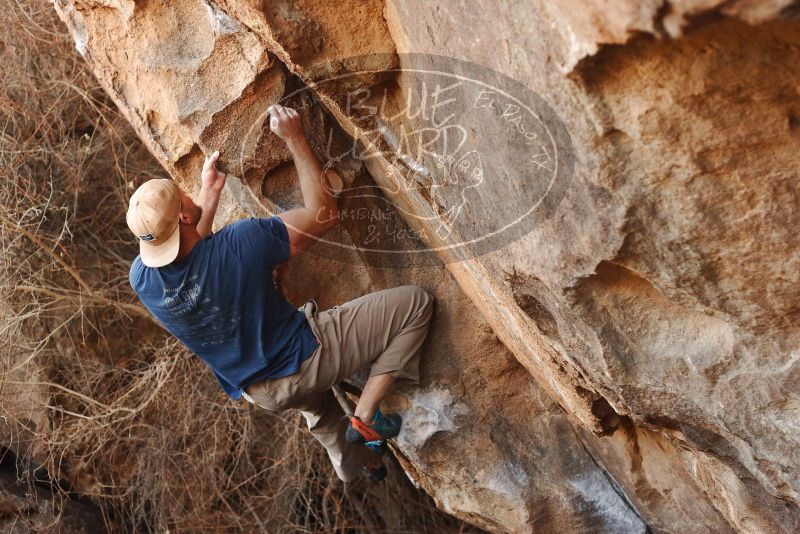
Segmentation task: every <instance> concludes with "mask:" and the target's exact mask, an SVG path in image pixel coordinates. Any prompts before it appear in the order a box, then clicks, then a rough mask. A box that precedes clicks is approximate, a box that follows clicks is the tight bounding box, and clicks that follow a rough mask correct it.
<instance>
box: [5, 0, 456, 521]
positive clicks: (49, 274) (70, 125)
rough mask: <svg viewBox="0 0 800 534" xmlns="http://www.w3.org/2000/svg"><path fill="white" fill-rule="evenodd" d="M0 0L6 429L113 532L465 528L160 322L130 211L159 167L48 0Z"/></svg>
mask: <svg viewBox="0 0 800 534" xmlns="http://www.w3.org/2000/svg"><path fill="white" fill-rule="evenodd" d="M0 5H1V6H2V13H1V14H0V46H2V59H3V61H2V64H1V65H0V69H2V79H3V84H2V86H0V120H2V134H0V135H2V137H1V138H0V173H2V175H1V176H0V184H2V185H0V244H1V246H2V257H1V258H0V311H3V315H4V317H3V320H2V323H0V356H1V357H2V359H1V360H0V373H2V377H0V378H2V383H0V401H2V406H0V417H2V421H0V436H2V438H3V439H4V440H6V442H7V443H6V444H7V445H8V444H10V445H11V446H12V447H13V448H14V449H16V450H18V451H20V452H21V453H22V454H23V456H25V457H26V458H28V459H29V460H32V461H34V462H35V463H40V464H42V465H44V466H45V467H46V468H47V470H48V471H49V472H50V473H51V474H52V475H53V476H54V477H55V478H58V479H63V480H66V481H68V482H69V483H70V484H71V485H72V487H73V488H74V489H76V490H78V491H80V492H81V493H82V494H84V495H88V496H90V497H91V499H92V500H93V501H94V502H95V503H97V505H98V506H99V507H100V509H101V510H102V514H103V518H104V520H105V522H106V524H107V526H108V528H109V530H114V531H136V532H148V531H152V532H166V531H168V530H169V531H170V532H179V531H180V532H184V531H185V532H215V531H226V532H227V531H231V530H238V531H251V532H252V531H264V532H266V531H269V532H286V531H294V532H330V531H362V530H366V531H379V530H380V531H390V532H424V531H431V532H448V531H459V530H461V529H462V528H463V527H462V525H460V524H459V523H458V522H456V521H455V520H453V519H452V518H450V517H449V516H446V515H444V514H442V513H440V512H438V511H436V510H435V508H434V507H433V506H432V503H431V501H430V499H429V498H427V496H425V495H422V494H420V493H419V492H417V491H416V490H414V489H413V487H412V486H410V484H409V483H408V482H407V481H405V480H404V478H403V477H402V476H400V475H397V476H394V477H393V478H392V480H390V481H389V482H388V483H387V484H384V485H379V486H373V485H368V484H366V483H365V482H358V483H355V484H351V485H350V486H349V487H348V488H347V489H346V490H345V488H344V487H343V485H342V483H341V482H339V481H338V479H337V478H336V477H335V475H334V473H333V471H332V468H331V467H330V465H329V461H328V459H327V457H326V456H325V455H324V451H323V450H322V448H321V447H320V446H319V445H317V443H316V442H315V441H313V439H312V438H311V437H310V434H309V433H308V431H307V430H306V429H305V427H304V424H303V423H302V422H301V419H302V418H301V417H300V416H299V414H296V413H287V414H286V415H285V416H283V417H275V416H271V415H269V414H268V413H266V412H263V411H260V410H256V409H253V408H252V407H250V406H248V405H246V403H245V404H237V403H233V402H231V401H229V400H228V399H227V397H225V396H224V394H223V393H222V391H221V390H220V389H219V386H218V385H217V384H216V382H215V381H214V379H213V377H212V375H211V373H209V372H208V371H207V369H206V368H205V367H204V366H203V365H202V364H201V363H200V362H199V360H197V359H196V358H194V357H193V356H192V355H191V354H189V353H188V352H187V351H186V350H185V349H183V348H182V346H180V344H178V343H177V342H176V341H174V340H173V339H171V338H169V337H168V336H166V335H165V334H164V333H163V332H162V331H161V330H160V329H158V327H157V326H156V325H155V324H154V323H153V322H152V321H151V320H150V319H149V317H148V316H147V314H146V313H145V312H144V310H143V308H142V307H141V306H140V305H139V304H138V303H137V301H136V300H135V297H134V295H133V293H132V292H131V290H130V286H129V285H128V280H127V273H128V267H129V263H130V260H131V259H132V258H133V256H134V255H135V253H136V252H135V251H136V249H135V243H134V242H133V240H132V239H131V236H130V234H129V231H128V229H127V227H126V225H125V222H124V213H125V206H126V203H127V197H128V195H129V193H130V192H131V191H132V188H133V186H135V185H138V183H140V182H142V181H143V180H145V179H148V178H151V177H157V176H163V175H164V173H163V170H162V169H161V168H160V167H159V166H158V164H157V163H156V162H155V161H154V160H153V158H152V157H151V156H150V155H149V154H148V153H147V152H146V151H145V149H144V148H143V146H142V145H141V144H140V143H139V142H138V140H137V139H136V137H135V135H134V134H133V132H132V131H131V129H130V128H129V127H128V125H127V124H126V123H125V121H124V120H123V119H122V117H121V116H120V114H119V113H118V111H117V110H116V108H115V107H114V106H113V104H112V103H111V102H110V101H109V99H108V98H107V97H106V96H105V94H104V93H103V92H102V91H101V90H100V88H99V87H98V86H97V83H96V82H95V80H94V79H93V78H92V76H91V75H90V73H89V72H88V71H87V69H86V67H85V65H84V64H83V62H82V61H81V59H80V57H79V56H78V55H77V53H76V52H75V51H74V48H73V46H72V43H71V41H69V39H68V37H67V36H66V32H65V31H64V29H63V28H62V27H61V25H60V23H59V22H58V21H57V19H56V17H55V16H54V14H53V13H52V8H51V7H50V5H49V3H47V2H46V1H45V0H30V1H27V2H23V3H17V2H9V1H8V0H3V2H2V4H0ZM8 442H10V443H8ZM398 470H399V468H397V467H396V466H395V472H396V471H398ZM62 502H64V501H62Z"/></svg>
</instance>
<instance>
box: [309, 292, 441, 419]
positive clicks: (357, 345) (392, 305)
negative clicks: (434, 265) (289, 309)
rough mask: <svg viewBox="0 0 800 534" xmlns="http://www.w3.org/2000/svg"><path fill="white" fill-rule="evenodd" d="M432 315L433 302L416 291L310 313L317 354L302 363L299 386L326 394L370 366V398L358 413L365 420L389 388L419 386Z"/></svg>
mask: <svg viewBox="0 0 800 534" xmlns="http://www.w3.org/2000/svg"><path fill="white" fill-rule="evenodd" d="M432 313H433V297H431V296H430V295H429V294H428V293H427V292H426V291H425V290H424V289H422V288H420V287H417V286H402V287H398V288H394V289H386V290H384V291H377V292H375V293H369V294H367V295H364V296H363V297H359V298H357V299H354V300H351V301H349V302H346V303H344V304H342V305H339V306H335V307H333V308H332V309H330V310H326V311H323V312H319V313H311V312H308V313H307V316H308V317H309V322H310V323H311V327H312V329H313V330H314V333H315V334H316V335H317V337H318V339H319V340H320V343H321V350H319V351H317V352H318V354H315V355H313V356H311V358H309V360H310V361H309V362H308V363H306V362H304V363H303V365H302V366H301V370H300V372H299V374H300V375H301V377H300V378H299V381H300V382H302V383H303V384H304V388H305V390H306V391H326V390H328V389H330V388H331V387H332V386H333V385H335V384H337V383H338V382H339V381H341V380H344V379H346V378H348V377H350V376H352V375H353V374H354V373H355V372H356V371H358V370H359V369H360V368H362V367H365V366H367V365H370V364H371V368H370V381H371V383H369V381H368V383H369V386H368V391H367V394H368V397H367V398H366V399H365V400H364V405H361V403H359V405H360V406H359V407H358V408H357V411H360V412H361V413H363V412H367V413H366V414H365V415H366V416H369V415H370V412H371V413H374V410H375V407H376V406H378V405H379V403H380V400H381V399H382V398H383V397H384V396H385V394H386V392H387V391H388V388H389V386H391V385H392V383H393V382H400V383H410V384H419V356H420V353H421V351H422V344H423V342H424V340H425V336H426V334H427V332H428V325H429V323H430V320H431V316H432ZM384 374H385V375H387V377H384V378H380V379H378V378H377V377H379V376H380V375H384Z"/></svg>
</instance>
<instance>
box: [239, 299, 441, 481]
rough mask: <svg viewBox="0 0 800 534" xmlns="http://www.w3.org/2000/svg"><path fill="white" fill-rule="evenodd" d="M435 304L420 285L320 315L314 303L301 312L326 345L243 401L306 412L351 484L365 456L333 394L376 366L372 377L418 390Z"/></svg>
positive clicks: (252, 389) (253, 387) (255, 387)
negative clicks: (347, 435)
mask: <svg viewBox="0 0 800 534" xmlns="http://www.w3.org/2000/svg"><path fill="white" fill-rule="evenodd" d="M432 304H433V298H432V297H431V296H430V295H429V294H428V293H427V292H426V291H425V290H423V289H422V288H420V287H417V286H403V287H398V288H394V289H387V290H384V291H378V292H376V293H370V294H368V295H364V296H363V297H359V298H357V299H355V300H351V301H350V302H347V303H345V304H342V305H340V306H334V307H333V308H332V309H330V310H326V311H322V312H317V310H316V307H317V306H316V303H315V302H314V301H313V300H310V301H308V302H306V303H305V305H303V306H302V307H301V308H300V309H301V310H303V311H304V312H305V314H306V318H307V319H308V322H309V324H310V325H311V329H312V330H313V332H314V335H316V336H317V339H319V341H320V346H319V347H318V348H317V350H315V351H314V353H313V354H312V355H311V356H309V357H308V358H307V359H306V360H305V361H304V362H303V363H302V364H301V366H300V369H299V370H298V371H297V373H295V374H293V375H290V376H287V377H283V378H278V379H275V380H265V381H263V382H258V383H256V384H252V385H250V386H248V387H247V388H246V389H245V395H244V397H245V398H246V399H247V400H248V401H250V402H252V403H254V404H257V405H258V406H260V407H262V408H264V409H265V410H268V411H271V412H279V411H282V410H286V409H289V408H295V409H298V410H300V411H301V412H302V414H303V416H304V417H305V419H306V422H307V423H308V429H309V430H310V431H311V433H312V434H313V435H314V437H315V438H316V439H317V440H318V441H319V442H320V443H322V445H323V446H324V447H325V449H326V450H327V451H328V456H329V457H330V459H331V462H333V467H334V469H335V470H336V474H337V475H338V476H339V478H340V479H342V480H344V481H345V482H347V481H349V480H352V479H354V478H355V477H357V476H358V475H359V474H360V472H361V466H362V465H364V461H365V457H364V454H365V453H366V451H367V449H366V447H364V446H362V445H357V444H352V443H350V442H348V441H346V440H345V430H346V427H347V425H346V423H345V422H344V421H343V420H342V418H343V417H344V415H345V414H344V412H343V411H342V408H341V406H340V405H339V403H338V402H337V401H336V398H335V396H334V394H333V391H332V390H331V387H332V386H334V385H336V384H337V383H338V382H340V381H341V380H344V379H346V378H348V377H350V376H351V375H353V374H354V373H355V372H356V371H357V370H359V369H360V368H362V367H365V366H367V365H370V364H371V368H370V376H373V375H379V374H383V373H388V374H390V375H391V376H394V377H395V379H396V380H397V382H400V383H402V382H406V383H410V384H419V356H420V352H421V348H422V343H423V341H424V340H425V335H426V334H427V331H428V324H429V323H430V319H431V314H432Z"/></svg>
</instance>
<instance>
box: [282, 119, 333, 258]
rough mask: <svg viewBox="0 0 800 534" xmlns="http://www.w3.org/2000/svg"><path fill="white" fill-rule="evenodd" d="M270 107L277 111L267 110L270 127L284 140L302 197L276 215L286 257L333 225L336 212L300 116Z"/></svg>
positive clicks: (328, 187)
mask: <svg viewBox="0 0 800 534" xmlns="http://www.w3.org/2000/svg"><path fill="white" fill-rule="evenodd" d="M273 108H278V109H271V110H270V113H271V115H272V119H271V122H270V128H271V129H272V131H273V132H275V133H276V134H277V135H278V136H280V137H281V138H282V139H283V140H284V141H286V146H287V147H288V148H289V151H290V152H291V153H292V157H293V158H294V164H295V167H296V168H297V174H298V179H299V181H300V191H301V192H302V194H303V204H304V205H303V207H301V208H295V209H291V210H288V211H285V212H283V213H280V214H278V217H280V219H281V220H283V222H284V223H285V224H286V228H287V230H288V231H289V246H290V254H291V255H292V256H295V255H297V254H299V253H300V252H302V251H303V250H305V249H307V248H308V247H310V246H311V245H312V244H313V243H314V241H315V239H316V238H317V237H320V236H321V235H322V234H324V233H325V232H327V231H328V230H330V229H331V228H333V227H334V226H336V223H337V222H338V221H339V210H338V208H337V206H336V197H335V196H334V194H333V190H332V189H331V186H330V183H329V182H328V178H327V176H326V174H325V173H323V170H322V165H320V162H319V160H318V159H317V156H316V154H314V151H313V150H312V149H311V146H310V145H309V144H308V141H307V140H306V136H305V133H304V132H303V129H302V123H301V121H300V115H299V114H298V113H297V112H296V111H295V110H293V109H291V108H287V107H281V106H279V105H277V104H276V105H275V106H273ZM276 119H277V120H276Z"/></svg>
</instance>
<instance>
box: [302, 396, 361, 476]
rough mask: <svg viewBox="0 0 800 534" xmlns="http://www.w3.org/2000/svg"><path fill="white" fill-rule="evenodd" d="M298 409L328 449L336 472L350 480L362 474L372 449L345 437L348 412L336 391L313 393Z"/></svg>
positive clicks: (317, 437)
mask: <svg viewBox="0 0 800 534" xmlns="http://www.w3.org/2000/svg"><path fill="white" fill-rule="evenodd" d="M298 409H299V410H300V412H301V413H302V414H303V417H305V419H306V424H307V425H308V429H309V430H310V431H311V434H313V436H314V437H315V438H316V439H317V441H319V442H320V443H321V444H322V446H323V447H325V450H326V451H327V452H328V457H329V458H330V459H331V463H332V464H333V469H334V470H335V471H336V475H337V476H338V477H339V478H340V479H341V480H343V481H345V482H348V481H350V480H353V479H355V478H356V477H357V476H358V475H359V474H361V470H362V467H363V466H364V465H365V463H366V461H367V456H368V454H369V451H368V450H367V449H366V448H365V447H361V446H359V445H356V444H354V443H350V442H348V441H347V440H346V439H345V427H344V425H343V424H342V418H343V417H344V415H345V414H344V412H343V411H342V407H341V406H340V405H339V402H338V401H337V400H336V397H335V396H334V394H333V391H331V390H328V391H326V392H325V393H319V394H315V395H312V396H310V397H308V398H306V399H304V400H302V401H301V402H300V403H299V405H298Z"/></svg>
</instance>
